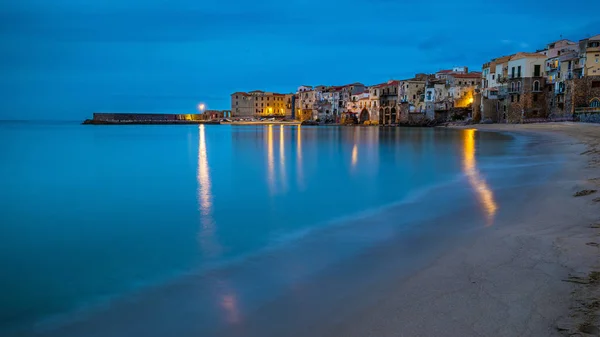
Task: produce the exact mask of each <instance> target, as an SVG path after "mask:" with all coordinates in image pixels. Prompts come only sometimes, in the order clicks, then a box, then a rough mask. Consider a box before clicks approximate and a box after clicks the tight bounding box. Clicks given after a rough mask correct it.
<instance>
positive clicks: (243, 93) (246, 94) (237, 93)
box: [231, 91, 250, 96]
mask: <svg viewBox="0 0 600 337" xmlns="http://www.w3.org/2000/svg"><path fill="white" fill-rule="evenodd" d="M233 95H242V96H250V94H249V93H246V92H241V91H238V92H234V93H233V94H231V96H233Z"/></svg>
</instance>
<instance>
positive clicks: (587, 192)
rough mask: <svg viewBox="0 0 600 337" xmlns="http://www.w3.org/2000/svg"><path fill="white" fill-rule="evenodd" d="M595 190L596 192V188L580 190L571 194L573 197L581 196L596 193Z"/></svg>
mask: <svg viewBox="0 0 600 337" xmlns="http://www.w3.org/2000/svg"><path fill="white" fill-rule="evenodd" d="M596 192H597V191H596V190H581V191H579V192H576V193H575V194H573V196H574V197H583V196H586V195H590V194H593V193H596Z"/></svg>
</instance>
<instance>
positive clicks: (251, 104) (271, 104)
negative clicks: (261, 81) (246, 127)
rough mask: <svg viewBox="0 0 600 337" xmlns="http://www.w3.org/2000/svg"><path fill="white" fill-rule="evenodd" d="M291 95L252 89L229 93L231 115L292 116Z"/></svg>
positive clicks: (259, 116)
mask: <svg viewBox="0 0 600 337" xmlns="http://www.w3.org/2000/svg"><path fill="white" fill-rule="evenodd" d="M292 102H293V100H292V95H291V94H288V95H286V94H279V93H274V92H265V91H262V90H254V91H250V92H235V93H233V94H231V112H232V117H242V118H243V117H258V118H261V117H278V118H284V117H286V118H292Z"/></svg>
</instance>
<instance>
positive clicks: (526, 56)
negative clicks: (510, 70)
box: [510, 52, 547, 61]
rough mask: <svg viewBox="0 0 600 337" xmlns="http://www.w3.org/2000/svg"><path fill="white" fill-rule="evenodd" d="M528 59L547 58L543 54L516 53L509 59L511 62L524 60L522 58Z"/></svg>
mask: <svg viewBox="0 0 600 337" xmlns="http://www.w3.org/2000/svg"><path fill="white" fill-rule="evenodd" d="M528 57H535V58H544V59H545V58H546V57H547V56H546V55H544V54H539V53H523V52H521V53H517V54H515V55H514V56H513V57H511V58H510V60H511V61H513V60H520V59H524V58H528Z"/></svg>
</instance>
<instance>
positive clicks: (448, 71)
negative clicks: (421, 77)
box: [436, 69, 453, 74]
mask: <svg viewBox="0 0 600 337" xmlns="http://www.w3.org/2000/svg"><path fill="white" fill-rule="evenodd" d="M451 72H453V70H452V69H445V70H440V71H438V72H437V73H436V74H449V73H451Z"/></svg>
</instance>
